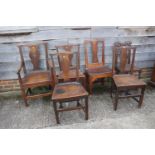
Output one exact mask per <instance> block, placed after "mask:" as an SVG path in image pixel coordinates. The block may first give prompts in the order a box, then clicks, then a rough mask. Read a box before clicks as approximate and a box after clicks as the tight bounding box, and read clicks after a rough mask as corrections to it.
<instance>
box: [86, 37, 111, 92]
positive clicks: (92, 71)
mask: <svg viewBox="0 0 155 155" xmlns="http://www.w3.org/2000/svg"><path fill="white" fill-rule="evenodd" d="M84 49H85V67H86V70H85V72H86V76H87V79H88V86H89V92H90V94H92V89H93V83H94V82H95V81H96V80H98V79H102V81H103V80H104V78H111V77H112V70H111V69H110V68H109V67H108V66H106V65H105V57H104V40H102V39H97V40H86V41H85V42H84ZM89 49H90V51H89ZM100 49H101V50H100ZM99 51H100V52H99ZM88 53H89V54H91V62H89V57H88V55H89V54H88ZM99 56H100V57H101V60H100V61H99Z"/></svg>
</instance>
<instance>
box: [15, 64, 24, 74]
mask: <svg viewBox="0 0 155 155" xmlns="http://www.w3.org/2000/svg"><path fill="white" fill-rule="evenodd" d="M23 66H24V65H23V63H22V62H21V63H20V66H19V68H18V70H17V74H20V72H21V70H22V68H23Z"/></svg>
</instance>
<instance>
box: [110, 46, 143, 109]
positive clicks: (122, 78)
mask: <svg viewBox="0 0 155 155" xmlns="http://www.w3.org/2000/svg"><path fill="white" fill-rule="evenodd" d="M118 52H119V54H120V55H123V56H124V55H126V54H130V55H131V56H130V65H129V66H130V68H129V72H126V71H125V69H126V68H125V67H124V65H125V64H126V59H124V57H122V59H121V60H120V61H119V62H117V63H116V60H117V58H116V57H117V56H118ZM128 52H129V53H128ZM135 53H136V48H135V47H132V46H131V45H130V46H120V47H118V46H114V47H113V83H112V88H111V96H112V97H113V91H114V92H115V97H114V110H117V104H118V100H119V99H120V98H129V97H131V98H133V99H134V100H135V101H137V102H138V107H141V106H142V103H143V97H144V91H145V87H146V84H145V83H144V82H143V81H142V80H140V79H138V78H137V77H136V76H135V75H133V73H134V62H135ZM118 64H119V66H121V71H122V72H121V74H119V75H115V73H116V72H115V68H116V65H118ZM122 64H123V65H122ZM125 73H126V74H125ZM139 89H140V90H141V92H140V93H139V92H138V90H139ZM133 90H135V91H136V90H137V92H138V93H134V94H130V93H129V91H133ZM122 93H124V95H122Z"/></svg>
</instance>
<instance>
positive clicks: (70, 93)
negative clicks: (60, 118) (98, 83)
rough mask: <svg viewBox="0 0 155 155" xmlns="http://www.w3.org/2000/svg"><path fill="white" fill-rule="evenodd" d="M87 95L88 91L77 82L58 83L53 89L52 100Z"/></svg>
mask: <svg viewBox="0 0 155 155" xmlns="http://www.w3.org/2000/svg"><path fill="white" fill-rule="evenodd" d="M85 96H88V93H87V92H86V91H85V89H84V88H83V87H82V86H81V84H80V83H78V82H66V83H59V84H57V85H56V86H55V88H54V90H53V95H52V100H53V101H54V100H59V101H61V100H70V99H74V98H77V97H85Z"/></svg>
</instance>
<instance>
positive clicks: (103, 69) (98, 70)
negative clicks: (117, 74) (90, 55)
mask: <svg viewBox="0 0 155 155" xmlns="http://www.w3.org/2000/svg"><path fill="white" fill-rule="evenodd" d="M86 73H87V74H89V75H90V76H96V75H101V76H102V75H103V76H104V75H106V74H108V75H109V76H112V70H111V69H110V68H109V67H108V66H100V67H95V68H90V69H87V70H86Z"/></svg>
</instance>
